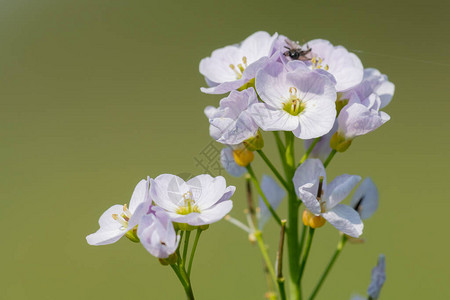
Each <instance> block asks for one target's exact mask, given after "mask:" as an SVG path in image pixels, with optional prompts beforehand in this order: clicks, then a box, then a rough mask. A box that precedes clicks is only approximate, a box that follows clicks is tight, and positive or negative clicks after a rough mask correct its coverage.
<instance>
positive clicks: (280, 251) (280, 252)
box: [275, 220, 286, 300]
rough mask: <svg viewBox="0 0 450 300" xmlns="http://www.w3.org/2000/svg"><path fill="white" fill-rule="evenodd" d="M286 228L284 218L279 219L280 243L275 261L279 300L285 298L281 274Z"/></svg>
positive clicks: (284, 299)
mask: <svg viewBox="0 0 450 300" xmlns="http://www.w3.org/2000/svg"><path fill="white" fill-rule="evenodd" d="M285 229H286V220H282V221H281V232H280V243H279V244H278V252H277V261H276V264H275V269H276V272H277V283H278V290H279V291H280V297H281V300H286V291H285V289H284V282H285V280H284V276H283V248H284V231H285Z"/></svg>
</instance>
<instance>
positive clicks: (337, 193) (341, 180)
mask: <svg viewBox="0 0 450 300" xmlns="http://www.w3.org/2000/svg"><path fill="white" fill-rule="evenodd" d="M360 180H361V177H360V176H356V175H347V174H344V175H341V176H338V177H336V178H335V179H334V180H333V181H332V182H330V184H329V185H328V186H327V189H326V191H325V194H324V199H325V201H326V208H327V210H330V209H332V208H333V207H335V206H336V205H338V204H339V203H340V202H341V201H342V200H344V199H345V198H347V196H348V195H349V194H350V192H351V191H352V190H353V189H354V188H355V186H356V185H357V184H358V182H359V181H360Z"/></svg>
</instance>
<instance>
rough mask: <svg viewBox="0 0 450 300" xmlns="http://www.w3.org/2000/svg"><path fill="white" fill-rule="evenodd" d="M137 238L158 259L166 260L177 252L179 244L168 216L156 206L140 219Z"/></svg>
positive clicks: (178, 238)
mask: <svg viewBox="0 0 450 300" xmlns="http://www.w3.org/2000/svg"><path fill="white" fill-rule="evenodd" d="M137 236H138V237H139V239H140V241H141V244H142V245H143V246H144V248H145V249H146V250H147V251H148V252H150V254H151V255H153V256H155V257H158V258H168V257H169V256H170V255H171V254H173V253H174V252H175V251H176V250H177V248H178V244H179V242H180V236H179V235H178V236H177V235H176V233H175V229H174V227H173V224H172V220H171V219H170V217H169V215H168V214H167V213H166V212H165V211H164V210H163V209H162V208H160V207H157V206H151V207H150V209H149V210H148V213H147V214H145V215H144V216H143V217H142V219H141V222H140V223H139V227H138V229H137Z"/></svg>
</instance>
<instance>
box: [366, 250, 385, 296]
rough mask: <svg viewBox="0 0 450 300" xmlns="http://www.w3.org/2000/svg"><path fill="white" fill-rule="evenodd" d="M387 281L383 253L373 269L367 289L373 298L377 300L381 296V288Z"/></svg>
mask: <svg viewBox="0 0 450 300" xmlns="http://www.w3.org/2000/svg"><path fill="white" fill-rule="evenodd" d="M385 281H386V262H385V257H384V255H383V254H380V256H379V257H378V263H377V265H376V266H375V267H374V268H373V269H372V276H371V279H370V285H369V288H368V289H367V294H369V297H370V298H371V299H373V300H377V299H378V297H379V296H380V291H381V288H382V287H383V284H384V282H385Z"/></svg>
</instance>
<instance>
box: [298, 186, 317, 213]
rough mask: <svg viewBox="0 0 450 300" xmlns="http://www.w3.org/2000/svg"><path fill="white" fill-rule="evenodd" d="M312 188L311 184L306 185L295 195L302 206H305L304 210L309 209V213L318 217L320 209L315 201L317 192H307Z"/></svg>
mask: <svg viewBox="0 0 450 300" xmlns="http://www.w3.org/2000/svg"><path fill="white" fill-rule="evenodd" d="M312 188H313V184H312V183H307V184H304V185H302V186H301V187H299V188H298V190H297V193H298V197H299V198H300V200H302V202H303V204H305V206H306V208H307V209H309V211H310V212H312V213H313V214H315V215H316V216H318V215H320V213H321V207H320V203H319V201H318V200H317V198H316V197H317V192H316V193H314V194H313V193H311V192H309V191H308V190H311V189H312Z"/></svg>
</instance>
